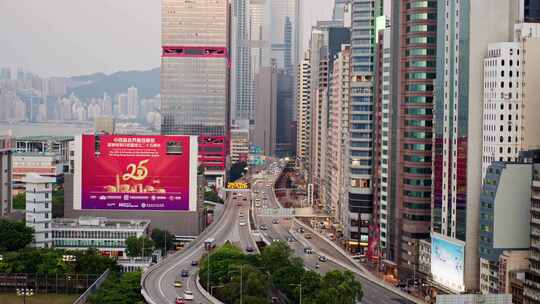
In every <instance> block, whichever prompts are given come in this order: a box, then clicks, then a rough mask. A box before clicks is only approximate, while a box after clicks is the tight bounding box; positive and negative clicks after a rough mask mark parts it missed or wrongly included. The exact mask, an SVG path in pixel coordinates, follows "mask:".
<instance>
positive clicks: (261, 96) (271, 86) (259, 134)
mask: <svg viewBox="0 0 540 304" xmlns="http://www.w3.org/2000/svg"><path fill="white" fill-rule="evenodd" d="M277 95H278V73H277V68H276V67H275V66H274V67H263V68H261V70H260V71H259V73H257V75H255V130H254V136H253V143H254V144H255V145H257V146H258V147H260V148H261V149H262V151H263V153H264V155H270V156H274V155H275V152H276V143H277V135H276V132H277V117H276V115H277V107H278V106H277V103H278V96H277Z"/></svg>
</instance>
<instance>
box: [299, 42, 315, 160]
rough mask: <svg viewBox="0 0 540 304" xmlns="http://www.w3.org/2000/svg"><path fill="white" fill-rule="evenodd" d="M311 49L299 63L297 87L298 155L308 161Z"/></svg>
mask: <svg viewBox="0 0 540 304" xmlns="http://www.w3.org/2000/svg"><path fill="white" fill-rule="evenodd" d="M309 56H310V50H309V49H308V50H306V52H305V54H304V59H303V60H302V62H301V63H300V64H298V71H297V78H298V79H297V81H296V83H297V89H296V107H297V109H296V113H297V117H296V121H297V123H298V128H297V130H298V133H297V137H296V142H297V155H298V157H300V158H301V159H302V161H306V160H308V159H309V147H310V144H311V104H310V99H309V96H310V90H311V89H310V86H311V65H310V62H309V60H310V59H309Z"/></svg>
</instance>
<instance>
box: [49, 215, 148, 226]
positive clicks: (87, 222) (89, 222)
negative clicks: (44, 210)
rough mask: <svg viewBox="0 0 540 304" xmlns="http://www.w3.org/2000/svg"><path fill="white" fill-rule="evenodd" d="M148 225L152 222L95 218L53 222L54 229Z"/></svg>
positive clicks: (84, 217) (58, 219) (54, 220)
mask: <svg viewBox="0 0 540 304" xmlns="http://www.w3.org/2000/svg"><path fill="white" fill-rule="evenodd" d="M148 225H150V220H144V219H143V220H138V219H110V218H106V217H93V216H81V217H79V218H56V219H53V222H52V227H53V228H97V227H99V228H103V229H146V228H147V227H148Z"/></svg>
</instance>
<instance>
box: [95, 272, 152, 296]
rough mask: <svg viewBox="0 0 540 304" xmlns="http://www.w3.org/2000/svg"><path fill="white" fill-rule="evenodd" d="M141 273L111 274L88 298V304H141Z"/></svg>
mask: <svg viewBox="0 0 540 304" xmlns="http://www.w3.org/2000/svg"><path fill="white" fill-rule="evenodd" d="M140 282H141V273H140V272H126V273H123V274H119V273H111V274H110V275H109V277H108V278H107V279H106V280H105V282H103V285H101V286H100V287H99V289H98V290H97V291H96V293H94V294H93V295H91V296H90V298H89V299H88V303H90V304H143V303H145V302H144V298H143V297H142V295H141V284H140Z"/></svg>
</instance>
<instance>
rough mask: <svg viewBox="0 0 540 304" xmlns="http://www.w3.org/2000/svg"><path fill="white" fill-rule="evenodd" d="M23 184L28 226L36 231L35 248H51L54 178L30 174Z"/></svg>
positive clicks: (23, 180)
mask: <svg viewBox="0 0 540 304" xmlns="http://www.w3.org/2000/svg"><path fill="white" fill-rule="evenodd" d="M22 182H24V183H25V184H26V226H28V227H31V228H33V229H34V240H33V242H32V245H33V246H34V247H51V246H52V238H51V222H52V187H53V184H54V183H55V182H56V180H55V179H54V178H52V177H45V176H40V175H39V174H36V173H29V174H27V175H26V176H25V177H24V178H23V179H22Z"/></svg>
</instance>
